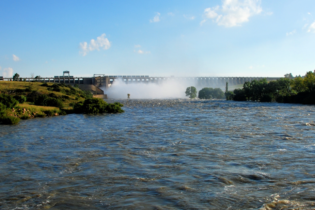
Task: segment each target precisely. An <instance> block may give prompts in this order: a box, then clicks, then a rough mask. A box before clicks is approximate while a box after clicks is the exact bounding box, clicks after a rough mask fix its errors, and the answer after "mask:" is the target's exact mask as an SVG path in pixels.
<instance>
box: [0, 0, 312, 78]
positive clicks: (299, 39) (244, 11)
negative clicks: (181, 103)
mask: <svg viewBox="0 0 315 210" xmlns="http://www.w3.org/2000/svg"><path fill="white" fill-rule="evenodd" d="M314 51H315V1H314V0H299V1H297V0H296V1H287V0H277V1H273V0H261V1H259V0H212V1H209V0H208V1H206V0H198V1H192V0H191V1H186V0H174V1H163V0H159V1H147V0H143V1H142V0H141V1H140V0H138V1H132V0H115V1H106V0H103V1H97V0H94V1H79V0H74V1H72V0H67V1H58V0H54V1H52V0H46V1H36V0H32V1H25V0H23V1H22V0H21V1H15V0H10V1H9V0H1V1H0V75H4V76H12V74H14V73H19V74H20V76H22V77H31V75H34V76H36V75H40V76H42V77H48V76H55V75H61V74H62V71H64V70H69V71H70V73H71V75H74V76H93V74H108V75H151V76H172V75H173V76H263V77H273V76H277V77H278V76H280V77H281V76H283V75H284V74H286V73H292V74H293V75H304V74H305V72H307V71H311V70H314V69H315V52H314Z"/></svg>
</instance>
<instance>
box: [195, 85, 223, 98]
mask: <svg viewBox="0 0 315 210" xmlns="http://www.w3.org/2000/svg"><path fill="white" fill-rule="evenodd" d="M224 97H225V96H224V92H223V91H222V90H221V89H220V88H203V89H201V90H200V91H199V93H198V98H200V99H211V98H217V99H222V98H224Z"/></svg>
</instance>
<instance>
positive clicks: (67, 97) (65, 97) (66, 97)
mask: <svg viewBox="0 0 315 210" xmlns="http://www.w3.org/2000/svg"><path fill="white" fill-rule="evenodd" d="M61 97H62V98H64V99H70V97H69V96H65V95H63V96H61Z"/></svg>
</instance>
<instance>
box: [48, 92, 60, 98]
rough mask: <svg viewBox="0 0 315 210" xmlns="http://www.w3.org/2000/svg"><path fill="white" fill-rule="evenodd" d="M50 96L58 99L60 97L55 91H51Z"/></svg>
mask: <svg viewBox="0 0 315 210" xmlns="http://www.w3.org/2000/svg"><path fill="white" fill-rule="evenodd" d="M48 96H49V97H52V98H57V99H58V98H59V97H58V96H57V95H56V94H54V93H49V94H48Z"/></svg>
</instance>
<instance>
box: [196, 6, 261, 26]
mask: <svg viewBox="0 0 315 210" xmlns="http://www.w3.org/2000/svg"><path fill="white" fill-rule="evenodd" d="M261 12H262V8H261V7H260V0H224V1H223V4H222V6H216V7H212V8H206V9H205V10H204V17H205V19H204V20H203V21H201V23H200V25H202V24H203V23H204V22H206V20H207V19H213V20H214V22H216V23H217V24H218V25H222V26H225V27H234V26H241V25H242V23H245V22H248V21H249V18H250V17H252V16H254V15H258V14H260V13H261Z"/></svg>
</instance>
